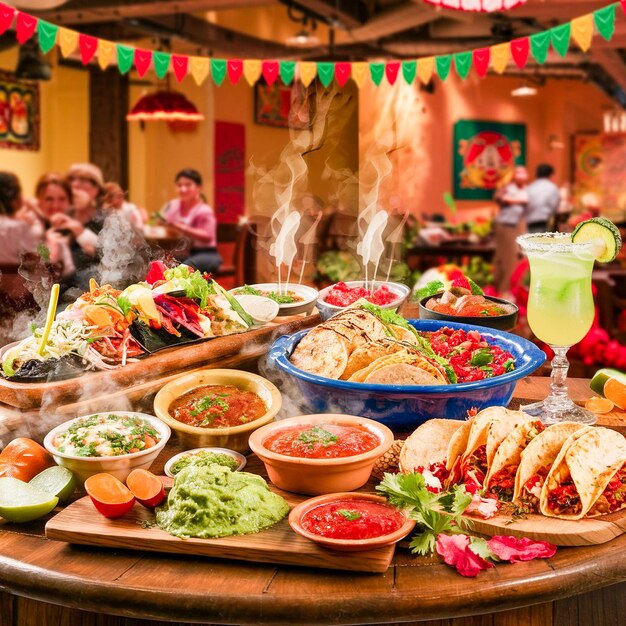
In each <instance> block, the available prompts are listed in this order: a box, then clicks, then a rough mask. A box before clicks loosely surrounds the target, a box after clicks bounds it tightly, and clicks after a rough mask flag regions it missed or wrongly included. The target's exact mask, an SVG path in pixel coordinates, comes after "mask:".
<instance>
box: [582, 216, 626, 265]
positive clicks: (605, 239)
mask: <svg viewBox="0 0 626 626" xmlns="http://www.w3.org/2000/svg"><path fill="white" fill-rule="evenodd" d="M592 241H594V242H595V241H597V242H598V243H600V242H601V244H602V245H600V246H599V252H598V254H597V255H596V260H597V261H599V262H600V263H610V262H611V261H613V260H614V259H615V257H616V256H617V254H618V252H619V251H620V248H621V247H622V236H621V235H620V232H619V229H618V228H617V226H615V224H613V222H611V220H607V219H606V218H605V217H592V218H591V219H590V220H586V221H584V222H581V223H580V224H578V226H576V228H575V229H574V232H573V233H572V242H573V243H587V242H592Z"/></svg>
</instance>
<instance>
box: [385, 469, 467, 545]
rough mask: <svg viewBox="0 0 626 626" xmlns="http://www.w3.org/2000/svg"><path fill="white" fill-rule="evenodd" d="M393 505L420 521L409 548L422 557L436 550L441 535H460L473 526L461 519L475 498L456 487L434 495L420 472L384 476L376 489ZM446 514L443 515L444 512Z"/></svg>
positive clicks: (460, 487)
mask: <svg viewBox="0 0 626 626" xmlns="http://www.w3.org/2000/svg"><path fill="white" fill-rule="evenodd" d="M376 490H377V491H380V492H381V493H382V494H384V495H385V496H386V497H387V500H388V501H389V503H390V504H392V505H393V506H396V507H398V508H400V509H406V510H407V512H408V515H409V517H410V518H411V519H413V520H415V521H416V522H417V527H418V532H417V534H416V535H414V537H413V538H412V541H411V543H410V548H411V550H412V551H413V553H417V554H420V555H422V556H424V555H427V554H430V553H431V552H433V551H434V549H435V544H436V542H437V535H439V534H440V533H448V534H459V533H464V532H465V531H466V530H467V529H469V528H470V526H471V523H470V522H469V521H468V520H466V519H464V518H461V515H462V513H463V511H465V509H466V508H467V507H468V505H469V503H470V502H471V500H472V496H471V495H470V494H468V493H467V492H466V491H465V487H464V486H463V485H456V486H455V487H454V488H453V489H452V491H450V492H448V493H443V494H440V493H432V492H431V491H429V490H428V488H427V485H426V480H425V478H424V476H423V475H422V474H420V473H417V472H414V473H412V474H385V476H384V478H383V480H382V482H381V483H380V485H378V486H377V487H376ZM442 509H443V510H444V511H446V513H442V512H441V510H442Z"/></svg>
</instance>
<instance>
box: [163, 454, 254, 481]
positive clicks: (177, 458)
mask: <svg viewBox="0 0 626 626" xmlns="http://www.w3.org/2000/svg"><path fill="white" fill-rule="evenodd" d="M199 452H214V453H215V454H226V455H228V456H230V457H232V458H233V459H235V461H237V463H239V467H238V468H237V469H236V470H235V471H237V472H240V471H241V470H242V469H243V468H244V467H245V466H246V463H247V462H248V459H246V457H245V456H244V455H243V454H241V452H236V451H235V450H230V449H229V448H194V449H193V450H185V451H184V452H179V453H178V454H175V455H174V456H173V457H172V458H171V459H170V460H169V461H168V462H167V463H166V464H165V467H164V468H163V471H164V472H165V475H166V476H169V477H170V478H174V477H175V476H176V474H174V472H172V466H173V465H174V464H175V463H178V461H180V460H181V459H182V458H183V457H186V456H194V455H195V454H198V453H199Z"/></svg>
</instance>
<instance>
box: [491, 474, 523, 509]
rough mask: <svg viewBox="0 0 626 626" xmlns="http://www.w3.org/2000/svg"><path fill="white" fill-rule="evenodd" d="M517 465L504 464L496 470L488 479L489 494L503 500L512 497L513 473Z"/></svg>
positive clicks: (507, 500) (513, 487)
mask: <svg viewBox="0 0 626 626" xmlns="http://www.w3.org/2000/svg"><path fill="white" fill-rule="evenodd" d="M518 467H519V465H506V466H504V467H503V468H502V469H501V470H500V471H498V472H496V473H495V474H494V475H493V476H492V478H491V480H490V481H489V495H493V496H495V497H496V498H497V499H498V500H502V501H503V502H510V501H511V500H512V499H513V491H514V490H515V474H517V468H518Z"/></svg>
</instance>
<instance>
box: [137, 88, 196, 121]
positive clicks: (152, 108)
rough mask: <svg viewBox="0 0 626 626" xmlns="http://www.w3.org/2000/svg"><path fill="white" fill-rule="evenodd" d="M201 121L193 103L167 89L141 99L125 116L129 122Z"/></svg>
mask: <svg viewBox="0 0 626 626" xmlns="http://www.w3.org/2000/svg"><path fill="white" fill-rule="evenodd" d="M203 119H204V115H203V114H202V113H200V111H198V109H197V108H196V105H195V104H194V103H193V102H191V101H190V100H188V99H187V98H186V97H185V96H184V95H183V94H182V93H179V92H178V91H170V90H169V89H167V90H163V91H157V92H155V93H150V94H147V95H145V96H143V97H141V98H140V99H139V100H138V101H137V103H136V104H135V106H134V107H133V108H132V110H131V112H130V113H128V115H127V116H126V120H127V121H129V122H133V121H140V122H151V121H159V122H201V121H202V120H203Z"/></svg>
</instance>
